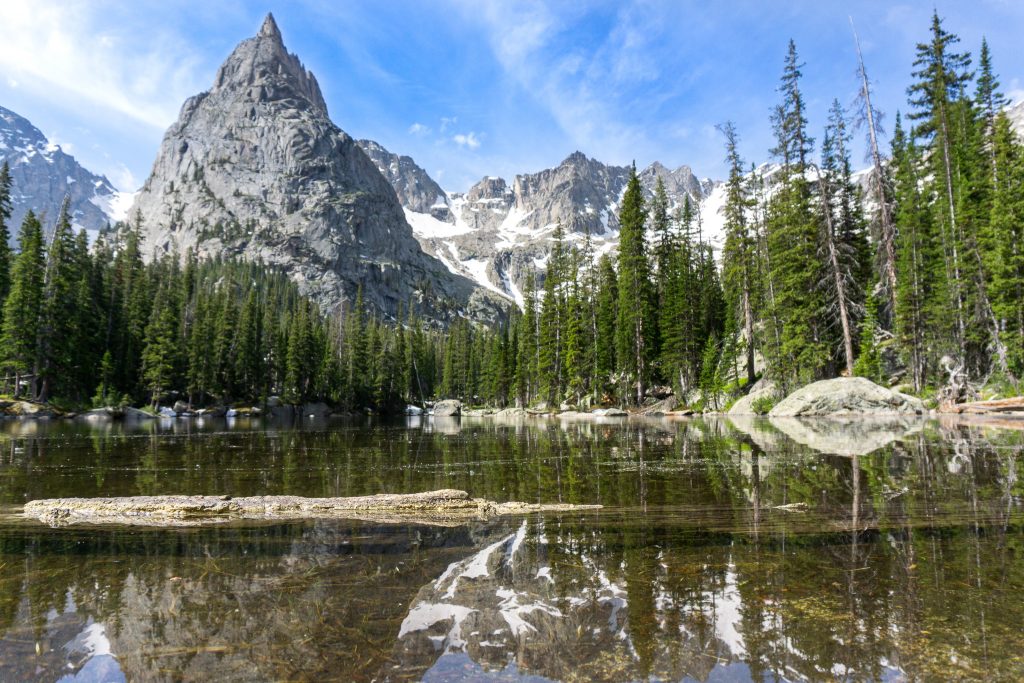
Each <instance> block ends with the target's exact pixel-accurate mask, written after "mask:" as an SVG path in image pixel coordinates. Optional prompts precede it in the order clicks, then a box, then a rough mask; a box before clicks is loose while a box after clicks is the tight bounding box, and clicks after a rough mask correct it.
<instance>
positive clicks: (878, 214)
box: [850, 17, 897, 322]
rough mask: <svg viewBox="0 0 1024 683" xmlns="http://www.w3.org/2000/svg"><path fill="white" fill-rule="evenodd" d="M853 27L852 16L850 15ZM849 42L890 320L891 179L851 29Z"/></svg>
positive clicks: (893, 297)
mask: <svg viewBox="0 0 1024 683" xmlns="http://www.w3.org/2000/svg"><path fill="white" fill-rule="evenodd" d="M850 27H851V28H853V18H852V17H851V18H850ZM853 42H854V44H855V45H856V47H857V67H858V69H857V70H858V76H859V77H860V92H859V93H858V99H859V102H860V111H859V116H858V118H857V125H858V126H863V127H864V128H866V129H867V138H868V150H869V153H870V155H871V165H872V168H871V170H872V173H871V175H870V177H869V182H870V193H871V197H872V199H874V204H875V206H874V215H873V220H874V221H875V223H876V226H875V230H874V235H875V242H876V244H877V255H876V257H875V261H876V263H877V264H878V272H879V273H880V274H881V281H882V286H883V288H884V289H885V292H886V308H885V310H886V320H888V321H890V322H891V321H892V320H893V318H894V316H895V315H896V313H895V311H896V305H897V304H896V292H897V282H896V227H895V219H894V217H893V197H892V186H891V178H890V174H889V170H888V167H887V166H886V164H885V161H884V159H883V157H882V152H881V145H880V143H879V138H880V137H881V135H882V132H883V131H882V126H881V113H880V112H879V111H877V110H876V109H875V108H874V105H872V103H871V81H870V80H869V79H868V72H867V68H866V67H865V66H864V55H863V54H862V53H861V49H860V38H859V37H858V36H857V31H856V29H854V31H853Z"/></svg>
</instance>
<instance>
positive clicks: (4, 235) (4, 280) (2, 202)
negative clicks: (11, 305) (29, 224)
mask: <svg viewBox="0 0 1024 683" xmlns="http://www.w3.org/2000/svg"><path fill="white" fill-rule="evenodd" d="M10 218H11V168H10V166H8V165H7V161H6V160H5V161H4V162H3V164H2V165H0V325H2V324H3V310H2V308H3V305H2V304H3V302H4V301H6V299H7V294H8V293H9V292H10V291H11V267H12V263H11V261H12V254H11V233H10V229H9V228H8V225H7V221H9V220H10Z"/></svg>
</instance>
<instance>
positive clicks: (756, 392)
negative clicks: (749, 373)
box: [728, 378, 779, 415]
mask: <svg viewBox="0 0 1024 683" xmlns="http://www.w3.org/2000/svg"><path fill="white" fill-rule="evenodd" d="M778 396H779V387H778V386H777V385H776V384H775V382H773V381H771V380H770V379H763V378H762V379H759V380H757V382H755V383H754V385H753V386H752V387H750V391H749V392H747V395H746V396H743V397H741V398H739V399H738V400H737V401H736V402H735V403H733V404H732V407H731V408H729V413H728V414H729V415H757V414H758V413H756V412H755V411H754V402H755V401H758V400H760V399H776V398H778Z"/></svg>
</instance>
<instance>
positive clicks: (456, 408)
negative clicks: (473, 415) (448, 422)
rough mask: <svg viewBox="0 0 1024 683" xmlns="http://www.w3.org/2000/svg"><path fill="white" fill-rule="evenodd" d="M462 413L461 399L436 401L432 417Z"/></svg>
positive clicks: (452, 415) (454, 415) (456, 415)
mask: <svg viewBox="0 0 1024 683" xmlns="http://www.w3.org/2000/svg"><path fill="white" fill-rule="evenodd" d="M459 415H462V401H455V400H448V401H438V402H437V403H435V404H434V417H458V416H459Z"/></svg>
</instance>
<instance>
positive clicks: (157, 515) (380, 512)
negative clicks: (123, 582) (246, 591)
mask: <svg viewBox="0 0 1024 683" xmlns="http://www.w3.org/2000/svg"><path fill="white" fill-rule="evenodd" d="M600 507H601V506H600V505H565V504H537V503H514V502H513V503H496V502H494V501H489V500H484V499H483V498H470V497H469V494H468V493H466V492H465V491H457V490H454V489H442V490H440V491H427V492H424V493H406V494H390V493H385V494H379V495H372V496H357V497H353V498H304V497H301V496H248V497H242V498H232V497H231V496H127V497H123V498H51V499H46V500H33V501H31V502H29V503H27V504H26V505H25V510H24V515H25V516H26V517H32V518H35V519H39V520H40V521H42V522H45V523H46V524H49V525H51V526H65V525H69V524H129V525H134V526H198V525H203V524H211V523H218V522H228V521H231V520H236V519H250V520H251V519H259V520H274V519H318V518H328V517H334V518H343V519H368V520H373V521H385V522H386V521H396V522H399V521H402V522H416V521H423V522H426V523H439V524H445V523H452V522H459V521H463V520H466V519H472V518H488V517H497V516H502V515H522V514H529V513H532V512H569V511H574V510H593V509H597V508H600Z"/></svg>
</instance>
